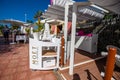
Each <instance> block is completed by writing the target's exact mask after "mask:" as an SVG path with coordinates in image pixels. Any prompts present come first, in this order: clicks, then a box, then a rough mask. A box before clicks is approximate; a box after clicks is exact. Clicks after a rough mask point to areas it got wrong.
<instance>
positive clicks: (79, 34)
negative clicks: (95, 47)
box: [77, 30, 92, 37]
mask: <svg viewBox="0 0 120 80" xmlns="http://www.w3.org/2000/svg"><path fill="white" fill-rule="evenodd" d="M77 36H88V37H91V36H92V33H89V34H85V33H84V31H83V30H80V31H79V32H78V34H77Z"/></svg>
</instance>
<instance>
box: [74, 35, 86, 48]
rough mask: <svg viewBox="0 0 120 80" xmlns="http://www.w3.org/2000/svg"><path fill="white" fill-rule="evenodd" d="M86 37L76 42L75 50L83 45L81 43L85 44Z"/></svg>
mask: <svg viewBox="0 0 120 80" xmlns="http://www.w3.org/2000/svg"><path fill="white" fill-rule="evenodd" d="M85 37H86V36H81V37H80V38H79V40H78V41H77V42H76V44H75V48H78V47H79V46H80V45H81V43H82V42H83V40H84V39H85Z"/></svg>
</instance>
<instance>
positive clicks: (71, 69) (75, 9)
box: [69, 4, 77, 75]
mask: <svg viewBox="0 0 120 80" xmlns="http://www.w3.org/2000/svg"><path fill="white" fill-rule="evenodd" d="M76 12H77V5H75V4H73V13H72V33H71V49H70V67H69V74H70V75H73V68H74V52H75V51H74V50H75V49H74V48H75V32H76V20H77V14H76Z"/></svg>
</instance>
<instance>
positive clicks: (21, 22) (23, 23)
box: [0, 19, 28, 26]
mask: <svg viewBox="0 0 120 80" xmlns="http://www.w3.org/2000/svg"><path fill="white" fill-rule="evenodd" d="M0 23H6V24H8V23H9V24H11V25H17V26H22V25H28V24H27V23H26V22H23V21H19V20H13V19H4V20H0Z"/></svg>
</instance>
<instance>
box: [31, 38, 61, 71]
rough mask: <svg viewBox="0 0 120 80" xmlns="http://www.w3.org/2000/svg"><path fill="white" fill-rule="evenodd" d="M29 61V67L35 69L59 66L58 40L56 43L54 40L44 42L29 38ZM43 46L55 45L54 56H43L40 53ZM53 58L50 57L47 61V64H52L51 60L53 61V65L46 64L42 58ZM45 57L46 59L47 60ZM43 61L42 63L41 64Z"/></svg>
mask: <svg viewBox="0 0 120 80" xmlns="http://www.w3.org/2000/svg"><path fill="white" fill-rule="evenodd" d="M29 41H30V42H29V63H30V65H29V66H30V69H36V70H49V69H56V68H58V67H59V57H60V42H59V41H60V40H59V41H57V43H54V42H44V41H39V40H36V39H32V38H29ZM43 47H55V48H57V49H56V56H53V55H48V56H44V55H42V50H43ZM52 57H53V58H55V61H54V59H51V62H48V64H50V65H52V62H55V65H54V66H50V65H47V66H48V67H46V66H45V65H46V62H45V60H44V62H43V58H48V59H49V58H52ZM48 59H46V60H48ZM43 63H44V65H43Z"/></svg>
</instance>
